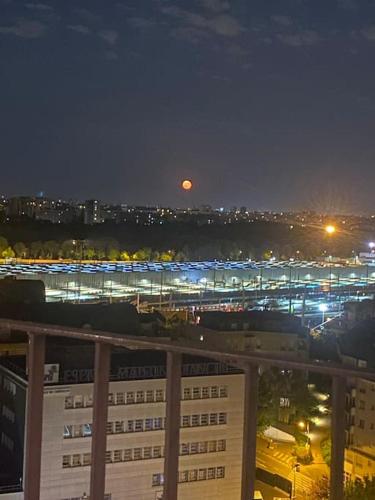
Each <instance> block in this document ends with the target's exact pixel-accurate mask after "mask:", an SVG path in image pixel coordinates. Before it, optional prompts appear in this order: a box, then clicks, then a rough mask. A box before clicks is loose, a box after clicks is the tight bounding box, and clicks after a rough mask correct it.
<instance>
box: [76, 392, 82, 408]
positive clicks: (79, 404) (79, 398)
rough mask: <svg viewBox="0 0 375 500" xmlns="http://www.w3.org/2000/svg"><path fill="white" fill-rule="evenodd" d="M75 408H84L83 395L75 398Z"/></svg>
mask: <svg viewBox="0 0 375 500" xmlns="http://www.w3.org/2000/svg"><path fill="white" fill-rule="evenodd" d="M74 408H83V396H82V395H81V394H77V395H76V396H74Z"/></svg>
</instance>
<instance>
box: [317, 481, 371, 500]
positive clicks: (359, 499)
mask: <svg viewBox="0 0 375 500" xmlns="http://www.w3.org/2000/svg"><path fill="white" fill-rule="evenodd" d="M374 498H375V477H373V478H371V479H369V478H365V479H364V480H363V481H360V480H356V481H354V482H349V483H347V484H346V486H345V494H344V499H343V500H374ZM309 499H311V500H328V499H329V479H328V478H327V477H326V476H323V478H322V479H320V480H319V481H316V482H315V483H314V485H313V487H312V489H311V491H310V494H309Z"/></svg>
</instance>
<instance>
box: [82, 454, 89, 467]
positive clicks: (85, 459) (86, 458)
mask: <svg viewBox="0 0 375 500" xmlns="http://www.w3.org/2000/svg"><path fill="white" fill-rule="evenodd" d="M82 463H83V465H91V453H84V454H83V461H82Z"/></svg>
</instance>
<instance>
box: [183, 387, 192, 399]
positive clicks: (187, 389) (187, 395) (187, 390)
mask: <svg viewBox="0 0 375 500" xmlns="http://www.w3.org/2000/svg"><path fill="white" fill-rule="evenodd" d="M184 399H191V389H190V387H185V389H184Z"/></svg>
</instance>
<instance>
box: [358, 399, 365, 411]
mask: <svg viewBox="0 0 375 500" xmlns="http://www.w3.org/2000/svg"><path fill="white" fill-rule="evenodd" d="M359 409H360V410H364V409H365V402H364V401H362V400H361V401H360V402H359Z"/></svg>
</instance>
